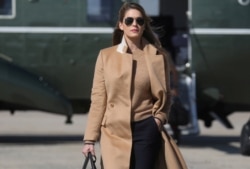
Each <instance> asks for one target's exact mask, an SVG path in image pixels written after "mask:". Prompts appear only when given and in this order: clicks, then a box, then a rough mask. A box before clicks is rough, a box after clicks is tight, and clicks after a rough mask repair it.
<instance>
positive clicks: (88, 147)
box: [82, 143, 95, 157]
mask: <svg viewBox="0 0 250 169" xmlns="http://www.w3.org/2000/svg"><path fill="white" fill-rule="evenodd" d="M88 152H90V153H91V154H92V155H95V146H94V144H88V143H86V144H84V145H83V148H82V153H83V154H84V156H85V157H87V156H88Z"/></svg>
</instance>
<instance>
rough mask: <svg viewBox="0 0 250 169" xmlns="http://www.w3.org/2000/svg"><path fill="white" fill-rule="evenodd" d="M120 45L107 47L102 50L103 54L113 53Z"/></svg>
mask: <svg viewBox="0 0 250 169" xmlns="http://www.w3.org/2000/svg"><path fill="white" fill-rule="evenodd" d="M117 47H118V45H115V46H110V47H106V48H103V49H101V50H100V53H101V54H102V55H111V54H112V53H114V52H116V50H117Z"/></svg>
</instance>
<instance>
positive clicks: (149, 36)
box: [112, 2, 165, 53]
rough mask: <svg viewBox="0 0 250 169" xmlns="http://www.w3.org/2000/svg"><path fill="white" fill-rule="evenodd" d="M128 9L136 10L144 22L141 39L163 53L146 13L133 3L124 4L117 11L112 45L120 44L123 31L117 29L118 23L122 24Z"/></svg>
mask: <svg viewBox="0 0 250 169" xmlns="http://www.w3.org/2000/svg"><path fill="white" fill-rule="evenodd" d="M129 9H136V10H138V11H140V12H141V14H142V17H143V18H144V20H145V29H144V32H143V34H142V37H144V38H145V39H146V40H147V41H148V42H149V43H151V44H153V45H154V46H155V47H156V48H157V49H158V50H159V52H160V53H165V52H164V50H162V47H161V43H160V41H159V40H158V39H157V38H156V36H155V35H154V32H153V30H152V29H151V26H150V22H151V18H149V17H148V16H147V15H146V13H145V10H144V9H143V7H142V6H141V5H139V4H137V3H134V2H125V3H124V4H123V5H122V6H121V8H120V10H119V15H118V20H117V23H116V26H115V29H114V32H113V42H112V44H113V45H117V44H119V43H120V42H121V40H122V37H123V31H122V30H120V28H119V22H123V18H124V16H125V13H126V12H127V11H128V10H129Z"/></svg>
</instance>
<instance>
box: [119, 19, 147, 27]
mask: <svg viewBox="0 0 250 169" xmlns="http://www.w3.org/2000/svg"><path fill="white" fill-rule="evenodd" d="M134 19H135V21H136V23H137V24H138V25H140V26H142V25H144V19H143V18H141V17H138V18H132V17H127V18H125V20H124V23H125V24H126V25H127V26H130V25H132V23H133V22H134Z"/></svg>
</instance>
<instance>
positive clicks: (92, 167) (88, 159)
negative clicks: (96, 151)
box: [82, 152, 96, 169]
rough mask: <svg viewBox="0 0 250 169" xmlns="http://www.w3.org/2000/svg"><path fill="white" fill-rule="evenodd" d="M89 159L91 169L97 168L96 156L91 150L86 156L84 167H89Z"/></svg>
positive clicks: (83, 168) (85, 168) (84, 168)
mask: <svg viewBox="0 0 250 169" xmlns="http://www.w3.org/2000/svg"><path fill="white" fill-rule="evenodd" d="M89 161H90V166H91V169H96V166H95V162H96V156H94V155H92V154H91V153H90V152H89V153H88V156H87V157H86V158H85V161H84V163H83V166H82V169H87V166H88V163H89Z"/></svg>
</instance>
